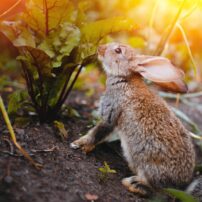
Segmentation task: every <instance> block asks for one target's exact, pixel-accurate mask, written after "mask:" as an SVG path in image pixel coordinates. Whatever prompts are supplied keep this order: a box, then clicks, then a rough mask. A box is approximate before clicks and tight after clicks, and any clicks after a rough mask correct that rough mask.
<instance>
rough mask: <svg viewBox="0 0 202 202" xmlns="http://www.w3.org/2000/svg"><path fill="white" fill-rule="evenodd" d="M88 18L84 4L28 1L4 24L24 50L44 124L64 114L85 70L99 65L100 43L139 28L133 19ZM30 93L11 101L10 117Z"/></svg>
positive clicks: (26, 74)
mask: <svg viewBox="0 0 202 202" xmlns="http://www.w3.org/2000/svg"><path fill="white" fill-rule="evenodd" d="M87 14H88V4H86V2H85V1H68V0H60V1H59V0H27V1H26V4H25V8H24V10H23V12H21V13H20V14H18V15H17V16H15V17H14V18H13V19H12V20H7V21H5V20H4V21H2V22H1V24H0V31H1V32H2V33H3V34H4V35H5V36H6V37H7V38H8V39H9V40H10V41H11V42H12V44H13V45H14V46H15V47H17V49H18V51H19V56H18V57H17V60H19V61H20V63H21V67H22V75H23V77H24V79H25V81H26V86H27V89H26V93H27V95H29V98H30V99H29V100H30V101H31V102H30V103H31V107H32V108H33V109H34V110H35V112H36V113H37V115H38V117H39V119H40V121H41V122H49V121H52V120H54V119H55V118H56V117H57V116H58V115H59V114H60V112H61V109H62V106H63V104H64V102H65V100H66V99H67V98H68V96H69V94H70V92H71V90H72V88H73V86H74V84H75V82H76V80H77V78H78V76H79V74H80V72H81V70H82V68H83V67H85V66H86V65H88V64H90V63H93V62H94V61H95V60H96V49H97V46H98V44H99V43H100V41H101V40H102V39H103V38H104V37H105V36H107V35H108V34H110V33H113V32H118V31H121V30H132V29H134V22H133V20H131V19H126V18H124V17H114V18H109V19H103V20H97V21H94V20H90V19H89V17H88V15H87ZM26 93H25V92H17V93H15V94H13V95H12V96H11V97H12V99H11V100H10V103H9V109H10V110H9V111H10V112H12V111H15V112H16V111H17V108H23V106H25V105H24V101H25V97H26V96H25V94H26ZM27 101H28V100H26V103H27Z"/></svg>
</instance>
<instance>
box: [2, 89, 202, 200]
mask: <svg viewBox="0 0 202 202" xmlns="http://www.w3.org/2000/svg"><path fill="white" fill-rule="evenodd" d="M72 97H74V101H71V100H70V103H71V105H72V106H73V107H75V108H76V109H77V110H78V111H79V113H80V114H81V118H72V117H71V118H68V119H67V118H65V119H63V122H64V123H65V127H66V129H67V130H68V134H69V137H68V139H67V141H62V140H61V138H60V137H59V135H58V132H57V131H56V130H55V128H54V127H53V125H51V124H49V125H47V124H44V125H40V124H39V123H37V122H34V123H31V124H29V125H28V126H26V127H21V128H19V127H15V131H16V135H17V139H18V141H19V143H20V144H21V145H22V146H23V147H24V148H25V149H26V150H27V151H28V152H29V153H31V154H32V155H33V156H32V157H33V159H34V160H36V161H37V162H39V163H42V164H43V166H44V167H43V169H42V170H40V171H39V170H37V169H35V168H34V167H33V166H32V165H30V164H29V162H28V161H27V160H25V159H24V158H23V157H20V156H19V155H20V153H18V151H17V150H16V148H15V147H13V148H14V152H13V154H14V155H13V154H10V155H9V154H6V153H5V152H11V153H12V147H10V146H9V141H8V140H9V134H8V131H7V129H6V127H5V126H4V124H2V121H1V124H0V134H1V135H0V202H82V201H90V200H88V197H86V194H87V193H89V194H92V195H96V196H98V200H96V201H98V202H116V201H117V202H130V201H136V202H143V201H147V200H144V199H141V198H138V197H137V196H135V195H134V194H132V193H129V192H128V191H127V190H126V189H125V188H124V187H123V186H122V184H121V179H122V178H123V177H126V176H130V174H131V173H130V171H129V169H128V167H127V163H126V162H125V161H124V160H123V158H122V154H121V150H120V145H119V143H110V144H103V145H100V146H99V147H97V148H96V149H95V151H93V152H92V153H90V154H88V155H86V154H84V153H82V152H81V151H80V150H76V151H74V150H72V149H71V148H70V147H69V144H70V143H71V142H72V141H73V140H75V139H77V138H78V137H79V134H85V133H86V132H87V130H88V129H89V127H88V126H89V125H90V123H91V122H92V119H93V118H92V116H91V112H92V110H93V109H94V108H95V106H94V101H93V100H91V99H89V98H86V97H83V96H81V95H80V94H79V93H75V94H73V96H72ZM180 107H182V109H183V110H184V111H186V112H187V113H188V114H189V116H190V117H193V119H194V121H195V122H196V123H198V124H199V125H200V126H202V119H201V115H202V112H200V111H197V110H194V109H192V111H190V110H187V109H186V107H187V106H184V105H183V106H180ZM35 150H36V151H35ZM104 161H106V162H107V163H108V164H109V165H110V168H112V169H115V170H116V171H117V173H116V174H109V175H108V176H107V177H106V179H104V180H103V179H102V178H101V176H100V175H101V173H100V171H99V170H98V168H100V167H102V166H103V162H104Z"/></svg>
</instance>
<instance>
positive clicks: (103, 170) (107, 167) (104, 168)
mask: <svg viewBox="0 0 202 202" xmlns="http://www.w3.org/2000/svg"><path fill="white" fill-rule="evenodd" d="M98 170H99V171H100V172H102V173H103V174H105V175H107V174H108V173H116V170H113V169H111V168H110V167H109V165H108V164H107V162H106V161H104V166H103V167H101V168H98Z"/></svg>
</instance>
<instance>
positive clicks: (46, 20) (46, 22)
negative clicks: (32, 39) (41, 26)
mask: <svg viewBox="0 0 202 202" xmlns="http://www.w3.org/2000/svg"><path fill="white" fill-rule="evenodd" d="M43 3H44V8H43V9H44V15H45V34H46V36H47V35H48V33H49V23H48V17H49V16H48V5H47V0H44V1H43Z"/></svg>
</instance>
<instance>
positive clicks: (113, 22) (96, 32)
mask: <svg viewBox="0 0 202 202" xmlns="http://www.w3.org/2000/svg"><path fill="white" fill-rule="evenodd" d="M136 28H137V25H135V23H134V20H132V19H129V18H125V17H113V18H109V19H105V20H98V21H96V22H90V23H87V24H85V25H84V26H83V27H81V34H82V41H88V42H98V41H99V40H100V39H102V38H103V37H104V36H106V35H107V34H110V33H113V32H119V31H123V30H127V31H131V30H133V29H136Z"/></svg>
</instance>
